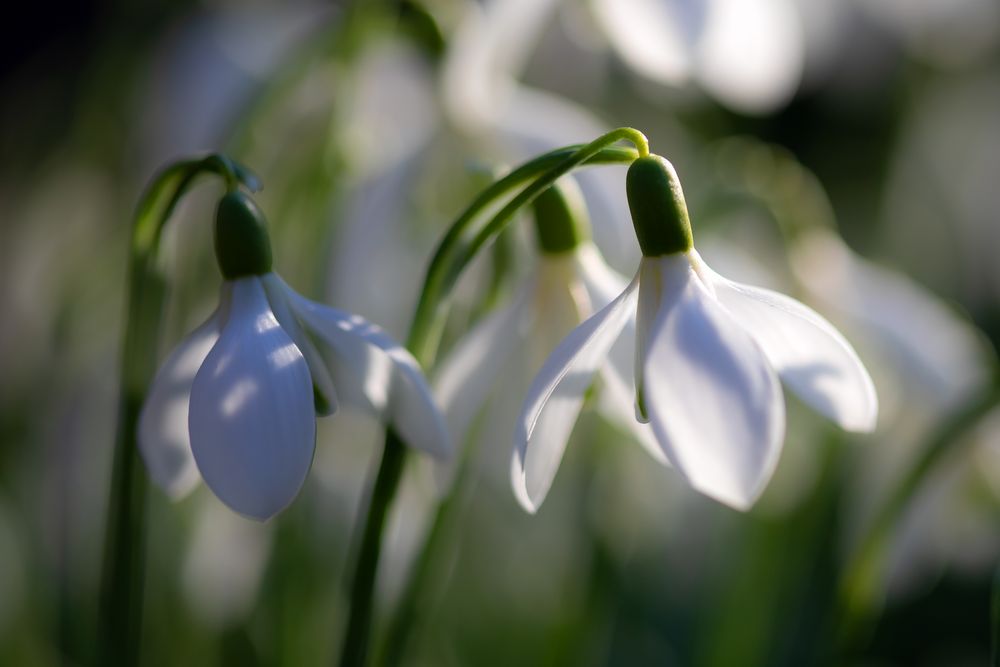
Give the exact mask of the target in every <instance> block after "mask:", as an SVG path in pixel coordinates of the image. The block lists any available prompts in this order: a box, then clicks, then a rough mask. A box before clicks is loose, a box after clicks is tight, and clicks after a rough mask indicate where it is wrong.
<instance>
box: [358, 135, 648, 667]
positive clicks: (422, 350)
mask: <svg viewBox="0 0 1000 667" xmlns="http://www.w3.org/2000/svg"><path fill="white" fill-rule="evenodd" d="M621 140H626V141H631V142H633V143H634V144H635V145H636V147H637V150H628V149H622V148H610V146H611V144H614V143H615V142H617V141H621ZM648 153H649V146H648V143H647V142H646V138H645V136H643V135H642V133H641V132H638V131H637V130H634V129H631V128H619V129H617V130H613V131H612V132H609V133H608V134H605V135H603V136H602V137H599V138H598V139H596V140H594V141H593V142H591V143H589V144H587V145H585V146H582V147H577V146H570V147H567V148H562V149H558V150H555V151H551V152H549V153H546V154H544V155H541V156H539V157H537V158H535V159H533V160H531V161H529V162H527V163H525V164H523V165H521V166H520V167H518V168H517V169H515V170H514V171H512V172H511V173H509V174H507V175H506V176H505V177H503V178H501V179H500V180H498V181H496V182H495V183H494V184H493V185H491V186H490V187H488V188H487V189H486V190H484V191H483V192H482V193H481V194H480V195H479V196H478V197H476V199H475V200H473V202H472V204H470V205H469V207H468V208H467V209H466V210H465V211H464V212H463V213H462V214H461V215H459V217H458V218H457V219H456V220H455V222H454V223H453V224H452V225H451V227H450V228H449V229H448V231H447V232H446V233H445V236H444V238H443V239H442V240H441V242H440V244H439V245H438V248H437V251H436V252H435V253H434V256H433V258H432V259H431V263H430V265H429V266H428V269H427V274H426V276H425V278H424V285H423V289H422V291H421V293H420V299H419V301H418V303H417V309H416V313H415V314H414V317H413V323H412V325H411V326H410V335H409V338H408V340H407V347H408V348H409V349H410V351H411V352H413V354H414V356H415V357H416V358H417V360H418V361H419V362H420V363H421V365H422V366H423V367H424V368H429V367H430V365H431V364H432V363H433V361H434V357H435V355H436V352H437V344H438V341H439V339H440V334H441V329H442V328H443V325H444V317H445V315H446V314H447V304H448V297H449V295H450V293H451V290H452V287H453V286H454V285H455V283H456V281H457V280H458V278H459V276H460V275H461V274H462V272H463V271H464V270H465V268H466V266H468V264H469V262H470V261H471V260H472V258H473V257H474V256H475V254H476V253H477V252H478V251H479V250H480V249H481V248H482V247H483V246H484V245H485V244H486V243H487V242H489V241H490V240H492V239H493V238H495V237H496V236H497V235H498V234H499V233H500V232H501V231H503V229H504V228H505V227H506V225H507V224H508V223H509V222H510V220H511V219H512V218H513V217H514V214H515V213H516V212H517V211H518V210H519V209H520V208H521V207H522V206H525V205H527V204H530V203H531V201H532V200H533V199H534V198H535V197H537V196H538V195H539V194H540V193H541V192H543V191H544V190H545V189H546V188H548V187H549V186H550V185H552V183H553V182H555V180H556V179H558V178H559V177H560V176H563V175H565V174H567V173H569V172H570V171H572V170H573V169H574V168H576V167H579V166H581V165H584V164H629V163H631V162H632V161H633V160H634V159H635V158H636V157H637V156H639V155H647V154H648ZM531 179H534V180H533V181H532V182H531V183H530V185H528V186H527V187H526V188H525V189H524V190H522V191H521V192H520V193H518V194H517V195H516V196H515V197H514V198H513V199H511V200H510V201H509V202H508V203H507V205H506V206H504V207H503V208H502V209H501V210H500V211H499V212H498V213H497V214H496V215H494V216H493V217H492V218H491V219H490V220H489V221H488V222H487V223H486V224H485V225H480V226H478V228H477V226H476V224H475V223H476V222H477V221H479V220H480V219H481V218H482V214H483V212H484V211H485V210H486V209H487V208H488V207H489V206H490V204H492V203H493V202H494V201H496V200H498V199H500V198H501V197H503V196H505V195H507V194H508V193H509V192H511V191H512V190H514V189H515V188H517V187H519V186H521V185H523V184H524V183H525V182H527V181H529V180H531ZM405 459H406V450H405V449H404V447H403V443H402V441H401V440H400V439H399V438H398V437H397V436H395V435H394V434H393V433H392V432H391V431H390V432H389V433H387V435H386V441H385V448H384V450H383V453H382V461H381V463H380V464H379V468H378V472H377V473H376V476H375V484H374V487H373V490H372V496H371V500H370V502H369V504H368V510H367V517H366V518H365V523H364V528H363V531H362V533H361V542H360V544H359V546H358V551H357V556H356V558H357V561H356V562H357V565H356V569H355V572H354V578H353V580H352V583H351V599H350V615H349V617H348V621H347V631H346V633H345V636H344V645H343V649H342V652H341V658H340V664H341V665H342V667H357V666H360V665H364V664H365V663H366V661H367V659H368V651H369V644H370V637H371V626H372V610H373V606H372V598H373V595H374V589H375V573H376V570H377V569H378V560H379V556H380V549H381V535H382V532H383V528H384V525H385V518H386V516H387V514H388V510H389V506H390V505H391V504H392V500H393V498H394V496H395V494H396V490H397V488H398V485H399V480H400V477H401V473H402V468H403V466H404V464H405ZM440 532H442V531H440V530H434V529H432V530H431V536H433V535H435V534H438V533H440ZM427 548H434V544H433V542H431V544H429V545H428V544H425V549H427Z"/></svg>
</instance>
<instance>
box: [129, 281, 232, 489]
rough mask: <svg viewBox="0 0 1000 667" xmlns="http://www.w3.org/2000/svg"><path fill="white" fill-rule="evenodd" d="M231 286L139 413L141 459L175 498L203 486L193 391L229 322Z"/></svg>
mask: <svg viewBox="0 0 1000 667" xmlns="http://www.w3.org/2000/svg"><path fill="white" fill-rule="evenodd" d="M228 301H229V285H228V283H227V284H224V285H223V288H222V296H221V298H220V301H219V307H218V308H216V310H215V311H214V312H213V313H212V314H211V316H209V318H208V319H207V320H205V322H203V323H202V324H201V325H200V326H199V327H198V328H196V329H195V330H194V331H192V332H191V333H190V334H189V335H188V336H187V337H186V338H184V340H182V341H181V342H180V344H179V345H178V346H177V347H176V348H174V350H173V351H172V352H171V353H170V355H169V356H168V357H167V359H166V360H165V361H164V362H163V365H162V366H161V367H160V370H159V371H157V373H156V377H155V378H154V379H153V383H152V385H150V388H149V394H148V395H147V396H146V400H145V402H144V403H143V406H142V411H141V412H140V413H139V427H138V435H139V453H140V454H141V455H142V459H143V461H144V462H145V464H146V469H147V470H148V471H149V475H150V477H152V479H153V482H154V483H155V484H156V485H157V486H159V487H160V488H161V489H163V491H164V492H165V493H166V494H167V495H168V496H170V497H171V498H173V499H175V500H178V499H180V498H183V497H184V496H186V495H187V494H188V493H190V492H191V490H192V489H193V488H194V487H195V485H196V484H197V483H198V479H199V476H198V466H197V465H195V462H194V455H192V454H191V439H190V437H189V436H188V404H189V403H190V400H191V385H192V384H193V383H194V378H195V375H196V374H197V373H198V369H199V368H201V365H202V363H203V362H204V361H205V357H206V356H208V353H209V351H210V350H211V349H212V346H213V345H215V341H216V340H218V338H219V329H220V328H221V326H222V324H223V323H224V322H225V319H226V315H227V312H226V311H227V310H228V305H227V304H228Z"/></svg>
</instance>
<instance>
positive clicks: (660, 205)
mask: <svg viewBox="0 0 1000 667" xmlns="http://www.w3.org/2000/svg"><path fill="white" fill-rule="evenodd" d="M625 190H626V192H627V193H628V207H629V210H630V211H631V212H632V224H633V225H634V226H635V235H636V238H638V240H639V247H640V248H641V249H642V254H643V255H644V256H646V257H660V256H663V255H673V254H676V253H680V252H687V251H688V250H690V249H691V247H692V246H693V245H694V242H693V240H692V236H691V221H690V220H689V219H688V210H687V204H686V203H685V202H684V191H683V190H682V189H681V182H680V179H678V178H677V172H676V171H674V166H673V165H672V164H670V162H668V161H667V160H665V159H664V158H662V157H660V156H659V155H650V156H648V157H641V158H639V159H637V160H635V161H634V162H632V165H631V166H630V167H629V168H628V175H627V176H626V178H625Z"/></svg>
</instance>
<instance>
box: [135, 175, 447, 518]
mask: <svg viewBox="0 0 1000 667" xmlns="http://www.w3.org/2000/svg"><path fill="white" fill-rule="evenodd" d="M215 249H216V257H217V259H218V264H219V269H220V270H221V272H222V275H223V278H224V279H225V280H224V282H223V286H222V296H221V299H220V303H219V306H218V308H217V309H216V310H215V312H214V313H213V314H212V315H211V316H210V317H209V318H208V320H207V321H205V323H204V324H202V325H201V326H199V327H198V328H197V329H195V331H194V332H192V333H191V334H190V335H189V336H188V337H187V338H185V339H184V340H183V341H182V342H181V344H180V345H178V347H177V348H176V349H175V350H174V351H173V352H172V353H171V354H170V356H169V357H168V358H167V360H166V361H165V362H164V364H163V366H162V368H161V369H160V371H159V372H158V373H157V375H156V378H155V379H154V380H153V384H152V387H151V389H150V392H149V395H148V397H147V399H146V402H145V404H144V406H143V409H142V413H141V415H140V421H139V448H140V451H141V453H142V455H143V458H144V460H145V462H146V466H147V467H148V468H149V471H150V474H151V475H152V477H153V480H154V481H155V482H156V483H157V484H158V485H159V486H161V487H162V488H163V489H164V490H165V491H166V492H167V493H168V494H170V495H171V496H174V497H180V496H183V495H184V494H186V493H187V492H189V491H190V490H191V489H192V487H193V486H194V485H195V484H196V483H197V480H198V477H199V473H200V476H201V478H203V479H204V480H205V483H206V484H207V485H208V487H209V488H210V489H211V490H212V491H213V492H214V493H215V494H216V495H217V496H218V497H219V499H221V500H222V501H223V502H224V503H225V504H226V505H228V506H229V507H230V508H232V509H233V510H235V511H236V512H239V513H240V514H243V515H245V516H248V517H251V518H255V519H259V520H266V519H268V518H270V517H272V516H274V515H275V514H277V513H278V512H280V511H281V510H282V509H284V508H285V507H287V506H288V505H289V503H291V502H292V500H294V498H295V496H296V495H297V494H298V492H299V489H300V488H301V487H302V484H303V482H304V481H305V477H306V474H307V473H308V471H309V467H310V465H311V463H312V458H313V452H314V449H315V440H316V414H317V413H319V414H321V415H325V414H332V413H333V412H335V411H336V409H337V405H338V401H340V400H343V401H345V402H351V403H357V404H359V405H360V406H361V407H365V408H368V409H370V410H371V411H373V412H374V413H376V414H377V415H378V416H379V417H381V418H383V419H384V420H385V421H387V422H388V423H389V424H390V425H391V427H392V428H394V429H395V430H396V431H397V433H398V434H399V435H400V436H401V437H402V439H403V440H404V441H405V442H407V443H409V444H410V445H412V446H414V447H417V448H419V449H422V450H424V451H426V452H428V453H430V454H431V455H433V456H436V457H446V456H447V455H449V453H450V445H449V440H448V435H447V431H446V428H445V426H444V421H443V418H442V417H441V414H440V411H439V410H438V408H437V407H436V405H435V403H434V400H433V398H432V397H431V393H430V390H429V388H428V387H427V384H426V381H425V380H424V377H423V374H422V373H421V370H420V367H419V365H418V364H417V362H416V360H415V359H414V358H413V356H412V355H410V353H409V352H407V351H406V350H405V349H404V348H402V347H401V346H400V345H399V344H397V343H395V342H394V341H392V340H391V339H390V338H389V337H388V336H386V335H385V334H384V333H383V332H382V331H381V330H380V329H379V328H378V327H376V326H374V325H372V324H370V323H368V322H366V321H365V320H363V319H362V318H360V317H358V316H356V315H351V314H349V313H344V312H342V311H339V310H336V309H333V308H329V307H327V306H324V305H321V304H319V303H316V302H313V301H310V300H309V299H306V298H304V297H302V296H301V295H299V294H298V293H296V292H295V291H294V290H292V289H291V288H290V287H289V286H288V285H287V284H285V282H284V281H283V280H282V279H281V278H279V277H278V276H277V275H276V274H275V273H273V272H272V271H271V245H270V241H269V239H268V235H267V230H266V222H265V220H264V216H263V214H262V213H261V212H260V210H259V209H258V208H257V206H256V204H255V203H254V202H253V200H251V199H250V198H249V197H248V196H246V195H245V194H243V193H242V192H238V191H236V192H231V193H229V194H227V195H226V196H225V197H223V199H222V200H221V201H220V203H219V207H218V210H217V213H216V225H215Z"/></svg>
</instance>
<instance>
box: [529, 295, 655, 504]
mask: <svg viewBox="0 0 1000 667" xmlns="http://www.w3.org/2000/svg"><path fill="white" fill-rule="evenodd" d="M637 286H638V277H636V279H635V280H633V281H632V282H631V283H630V284H629V286H628V287H627V288H626V290H625V291H624V292H622V293H621V294H620V295H619V296H618V298H617V299H615V300H614V301H612V302H611V303H610V304H608V305H607V306H605V307H604V308H603V309H602V310H600V311H598V312H597V314H595V315H594V316H593V317H591V318H590V319H588V320H587V321H585V322H584V323H583V324H581V325H580V326H578V327H577V328H576V329H574V330H573V331H572V332H571V333H570V334H569V336H567V337H566V338H565V339H564V340H563V342H562V343H560V344H559V346H558V347H557V348H556V349H555V350H554V351H553V352H552V354H551V355H550V356H549V358H548V360H547V361H546V362H545V364H544V365H543V366H542V370H541V371H539V373H538V375H537V376H536V377H535V380H534V382H533V383H532V385H531V388H529V389H528V395H527V399H526V400H525V402H524V406H523V407H522V409H521V415H520V416H519V417H518V420H517V424H516V426H515V432H514V444H515V451H514V464H513V465H514V468H513V470H512V477H513V479H512V482H513V484H514V489H515V491H514V493H515V495H516V496H517V498H518V500H519V501H520V502H521V503H522V504H523V505H524V508H525V509H526V510H527V511H529V512H534V511H536V510H537V509H538V507H539V505H541V503H542V501H543V500H544V499H545V496H546V494H548V491H549V487H550V486H551V485H552V479H553V478H554V477H555V474H556V470H557V469H558V468H559V463H560V461H561V460H562V455H563V451H564V450H565V449H566V442H567V440H568V439H569V436H570V433H571V432H572V430H573V425H574V424H575V423H576V419H577V416H578V415H579V413H580V409H581V407H582V406H583V399H584V394H585V392H586V391H587V389H588V388H589V387H590V385H591V383H592V382H593V379H594V373H595V372H597V369H598V368H599V367H600V366H601V364H602V363H603V362H604V360H605V358H606V356H607V354H608V350H609V349H610V348H611V346H612V344H614V342H615V339H617V338H618V336H619V335H620V334H621V331H622V328H623V327H624V326H625V324H626V322H627V321H628V319H629V317H630V316H631V310H632V308H634V307H635V306H634V304H635V294H636V288H637Z"/></svg>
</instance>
